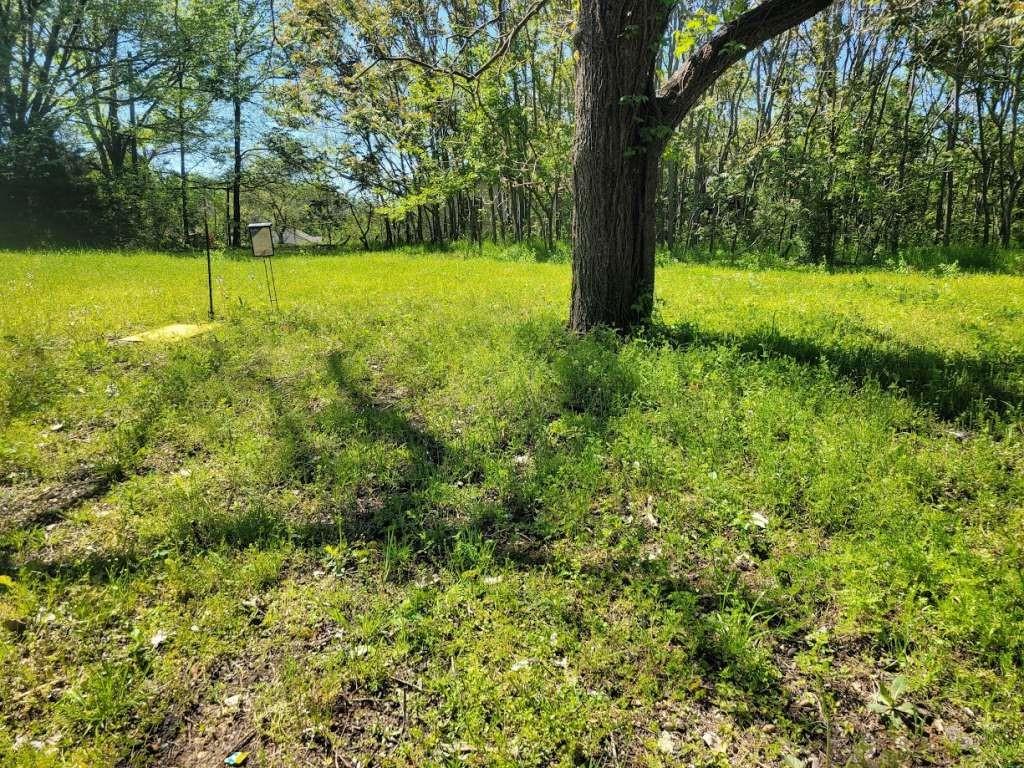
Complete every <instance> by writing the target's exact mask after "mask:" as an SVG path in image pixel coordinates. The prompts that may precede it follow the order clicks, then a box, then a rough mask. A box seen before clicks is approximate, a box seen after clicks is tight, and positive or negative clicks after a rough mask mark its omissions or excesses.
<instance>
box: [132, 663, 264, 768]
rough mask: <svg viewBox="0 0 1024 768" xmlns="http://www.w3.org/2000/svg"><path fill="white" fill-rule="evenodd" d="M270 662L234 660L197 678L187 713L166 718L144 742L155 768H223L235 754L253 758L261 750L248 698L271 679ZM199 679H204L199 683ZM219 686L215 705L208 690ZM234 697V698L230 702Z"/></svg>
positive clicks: (256, 726) (258, 733)
mask: <svg viewBox="0 0 1024 768" xmlns="http://www.w3.org/2000/svg"><path fill="white" fill-rule="evenodd" d="M276 674H277V672H276V663H275V659H273V658H261V659H254V658H238V659H231V660H228V661H223V662H221V663H219V664H217V665H215V666H214V667H213V668H212V669H211V670H210V671H209V672H208V673H205V674H204V673H202V672H201V671H200V672H197V673H196V674H195V675H194V676H195V677H196V680H195V687H196V688H197V689H200V690H199V692H198V693H197V694H196V696H195V698H194V699H193V701H192V703H191V705H190V706H189V707H188V710H187V712H186V713H185V714H184V715H182V714H181V713H179V712H175V713H172V714H170V715H168V717H167V719H166V720H165V721H164V723H163V725H162V726H161V727H160V728H159V729H158V730H157V732H156V733H155V734H154V735H153V737H152V738H151V739H150V740H149V743H148V745H147V746H148V749H149V751H150V753H151V754H152V755H153V760H152V763H153V764H154V765H161V766H167V767H168V768H193V767H195V768H198V767H199V766H210V765H223V763H224V758H226V757H227V756H228V755H230V754H231V753H232V752H235V751H239V750H242V751H247V752H255V751H257V750H258V749H259V747H260V746H261V735H260V729H259V728H258V725H259V724H258V723H254V722H253V718H252V711H251V709H250V706H251V703H252V702H251V701H250V700H249V699H248V698H247V696H249V695H251V692H252V691H253V689H254V688H255V687H256V686H257V685H259V684H260V683H263V682H266V681H267V680H270V679H272V678H274V677H275V676H276ZM199 678H204V679H199ZM214 683H219V684H220V686H219V689H218V690H220V691H222V692H223V695H224V698H223V699H221V700H215V699H214V698H213V697H212V696H211V691H210V686H211V685H213V684H214ZM235 697H237V698H235Z"/></svg>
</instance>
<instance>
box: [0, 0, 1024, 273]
mask: <svg viewBox="0 0 1024 768" xmlns="http://www.w3.org/2000/svg"><path fill="white" fill-rule="evenodd" d="M739 5H743V7H745V5H744V4H743V3H740V4H739ZM737 8H738V4H737V2H722V3H717V4H716V3H711V4H709V5H700V6H696V5H689V4H683V5H681V6H679V7H678V9H677V10H676V11H675V12H674V14H673V19H672V23H671V30H672V33H671V35H670V36H668V38H667V39H666V40H665V42H664V45H663V48H662V51H661V54H660V63H659V71H661V72H664V73H669V72H671V71H673V70H674V69H675V68H676V66H677V65H678V64H679V62H680V61H681V60H682V59H683V58H684V57H685V56H687V55H688V53H689V52H690V51H691V50H692V49H693V47H694V46H695V45H698V44H699V43H700V42H701V41H702V40H704V39H706V37H707V36H708V35H709V34H710V33H711V32H712V31H713V30H714V29H715V28H716V27H717V26H718V25H720V23H721V22H722V20H723V19H726V18H728V17H729V14H730V13H735V12H736V11H737ZM0 10H2V18H0V40H2V45H0V206H2V209H3V210H2V212H0V228H2V232H3V234H2V235H0V237H2V238H3V240H4V241H6V242H7V243H8V244H24V243H30V242H40V241H42V242H69V243H93V244H118V245H128V244H137V245H152V246H172V245H180V244H183V243H193V244H194V243H195V241H196V237H197V234H198V233H199V232H200V231H201V230H202V229H203V224H204V219H205V223H207V224H208V225H209V226H210V229H211V232H212V233H213V236H214V237H215V239H216V240H217V241H218V242H220V243H222V244H225V245H236V246H237V245H241V244H242V243H243V235H244V226H245V223H246V222H247V221H249V220H251V219H256V218H261V219H262V218H267V219H271V220H273V221H274V222H275V224H276V225H277V226H278V227H282V226H296V227H299V228H301V229H303V230H306V231H308V232H311V233H315V234H319V235H322V236H323V237H324V238H325V241H327V242H330V243H332V244H339V245H340V244H348V245H353V246H360V247H365V248H370V247H387V246H392V245H400V244H407V243H428V244H443V243H450V242H452V241H456V240H470V241H476V242H483V241H493V242H496V243H517V242H531V243H534V244H536V245H537V246H538V247H539V248H543V249H547V250H556V249H557V248H558V247H559V243H563V242H564V241H566V240H567V239H568V237H569V232H570V223H571V215H572V199H571V189H572V172H573V171H572V163H571V141H572V132H573V114H572V111H573V72H574V54H573V34H574V29H573V14H572V8H571V5H570V4H569V3H567V2H565V1H564V0H553V1H551V2H544V0H538V1H537V2H519V1H518V0H485V1H482V2H477V1H475V0H474V1H471V2H463V0H433V2H431V3H427V2H425V1H424V0H291V1H290V2H286V3H282V2H280V1H278V2H276V3H275V2H274V0H213V1H212V2H198V0H192V1H191V2H189V1H187V0H34V2H24V0H22V1H21V2H16V1H15V0H0ZM1022 28H1024V7H1022V5H1021V4H1020V3H1013V2H1002V3H990V2H984V1H979V0H928V1H927V2H913V1H908V0H900V2H888V3H876V2H865V1H864V0H852V1H850V2H842V3H839V4H836V5H833V6H832V7H830V8H829V9H827V10H826V11H825V12H824V13H822V14H819V15H818V16H816V17H815V18H814V19H812V20H811V21H809V22H807V23H805V24H803V25H802V26H800V27H798V28H796V29H793V30H791V31H789V32H787V33H785V34H783V35H781V36H780V37H778V38H776V39H774V40H771V41H769V42H767V43H766V44H764V45H763V46H761V47H759V48H758V49H756V50H754V51H752V52H751V53H750V54H749V55H747V57H746V58H745V59H744V61H743V62H741V63H740V64H738V65H736V66H735V67H733V68H732V69H730V70H729V71H728V72H727V73H726V74H725V75H724V76H722V77H721V78H720V79H719V80H718V81H717V82H716V83H715V85H714V86H713V88H712V90H711V91H710V92H709V93H708V94H707V95H706V97H705V98H704V100H703V101H702V103H701V104H700V105H699V106H698V107H697V108H696V109H694V110H692V111H691V112H690V113H689V115H688V116H687V117H686V119H685V121H684V122H683V123H682V125H681V126H680V127H679V129H678V130H677V131H676V132H675V134H674V135H673V136H672V138H671V139H670V142H669V145H668V149H667V151H666V154H665V158H664V162H663V163H662V167H661V175H660V183H659V186H658V190H657V197H656V205H657V223H656V232H657V240H658V243H659V245H660V247H661V248H662V249H663V251H664V252H666V253H672V254H676V255H678V256H685V257H695V256H699V255H702V254H704V255H709V256H712V257H715V256H717V257H721V256H722V255H725V256H729V255H733V254H742V253H750V252H756V253H763V254H767V255H769V256H771V257H774V258H780V259H788V260H794V261H805V262H811V263H820V264H826V265H830V266H831V265H845V264H868V263H879V262H883V261H887V260H890V259H895V258H898V257H899V255H900V254H901V253H903V252H904V251H906V250H907V249H912V248H915V247H922V246H933V245H940V246H960V245H969V246H982V247H995V246H1001V247H1004V248H1011V247H1019V246H1020V244H1021V240H1022V238H1024V221H1022V218H1024V130H1022V128H1024V105H1022V96H1024V37H1022Z"/></svg>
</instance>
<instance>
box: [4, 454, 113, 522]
mask: <svg viewBox="0 0 1024 768" xmlns="http://www.w3.org/2000/svg"><path fill="white" fill-rule="evenodd" d="M116 479H117V478H116V477H115V476H114V475H112V474H110V473H100V472H97V471H96V469H95V468H94V467H89V466H82V467H79V468H78V469H77V470H75V471H74V472H72V473H71V474H70V475H68V476H67V477H65V478H64V479H62V480H59V481H56V482H53V483H49V484H47V485H44V486H39V485H27V486H26V485H21V486H12V487H9V488H3V487H0V533H2V532H6V531H10V530H14V529H16V528H22V527H25V526H29V525H46V524H48V523H52V522H55V521H56V520H59V519H60V518H62V517H63V516H64V515H65V514H66V513H67V512H68V511H70V510H72V509H74V508H75V507H77V506H78V505H79V504H81V503H83V502H85V501H88V500H89V499H93V498H96V497H98V496H102V495H103V494H104V493H106V492H107V491H108V490H109V489H110V487H111V486H112V485H113V484H114V481H115V480H116Z"/></svg>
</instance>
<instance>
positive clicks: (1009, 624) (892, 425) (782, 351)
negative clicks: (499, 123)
mask: <svg viewBox="0 0 1024 768" xmlns="http://www.w3.org/2000/svg"><path fill="white" fill-rule="evenodd" d="M0 259H2V261H3V264H4V269H5V271H4V275H3V277H2V278H0V507H2V509H3V512H2V514H0V574H2V575H0V619H2V620H3V628H2V629H0V680H2V681H3V686H2V688H3V690H2V696H0V764H3V765H5V766H6V765H11V766H46V765H82V766H91V765H114V764H120V765H130V766H135V765H154V766H156V765H216V764H220V762H221V761H222V760H223V758H224V757H225V756H226V755H227V754H228V752H229V751H230V750H231V749H232V748H234V747H236V746H238V745H239V744H242V743H243V742H245V746H243V747H241V748H242V749H244V750H246V751H249V752H250V753H251V754H252V757H251V758H250V761H251V763H252V764H255V765H263V766H266V765H275V766H276V765H295V766H310V765H356V764H359V765H367V764H374V765H378V764H379V765H463V764H465V765H479V766H485V765H486V766H491V765H506V766H521V765H535V766H548V765H589V766H615V765H621V766H658V765H710V766H726V765H742V766H747V765H749V766H754V765H790V766H793V765H808V766H809V765H812V764H817V765H819V766H824V765H829V764H832V765H846V764H850V765H892V766H896V765H909V764H923V763H924V762H926V761H930V762H932V763H934V764H940V765H942V764H945V765H954V764H956V765H977V766H995V765H1002V766H1011V765H1020V764H1021V763H1022V762H1024V736H1022V733H1024V714H1022V709H1024V675H1022V668H1024V576H1022V573H1024V534H1022V531H1024V505H1022V500H1024V473H1022V470H1024V439H1022V434H1021V423H1022V422H1021V403H1022V402H1024V359H1022V341H1024V325H1022V322H1021V320H1022V317H1024V279H1021V278H1016V277H1009V276H980V275H970V276H967V275H950V276H945V277H936V276H924V275H904V274H892V273H883V272H860V273H856V274H846V275H836V276H829V275H823V274H817V273H813V272H790V271H758V272H746V271H741V270H731V269H728V268H724V267H707V266H703V267H702V266H681V265H677V266H671V267H667V268H664V269H662V270H660V272H659V324H658V326H657V327H656V328H655V329H653V330H652V331H651V332H650V333H649V334H648V335H647V336H646V337H644V338H637V339H633V340H629V341H621V340H619V339H617V338H615V337H613V336H611V335H606V334H594V335H592V336H589V337H586V338H575V337H572V336H570V335H569V334H567V333H566V332H565V331H564V329H563V318H564V316H565V312H566V306H565V305H566V302H567V296H568V288H569V271H568V267H567V266H565V265H561V264H534V263H510V262H498V261H492V260H487V259H461V258H452V257H438V256H430V255H424V254H410V253H401V252H399V253H391V254H371V255H347V256H332V257H319V258H318V257H289V258H284V259H280V260H278V262H277V279H278V284H279V290H280V296H281V312H280V313H279V314H278V313H273V312H271V311H269V309H268V307H267V306H266V298H265V294H264V292H263V282H262V281H263V273H262V267H261V266H260V265H259V264H258V263H254V262H251V261H246V260H239V259H223V258H218V259H217V260H216V261H215V265H214V266H215V275H216V284H215V287H216V299H217V305H218V313H219V316H220V319H221V321H222V324H221V325H220V326H219V328H218V329H217V330H216V331H215V332H213V333H211V334H208V335H206V336H202V337H198V338H194V339H191V340H188V341H182V342H178V343H174V344H163V345H159V344H157V345H137V346H125V345H117V344H111V343H110V341H111V340H112V339H115V338H117V337H119V336H122V335H125V334H128V333H131V332H135V331H139V330H144V329H147V328H152V327H156V326H159V325H162V324H166V323H170V322H188V321H203V320H204V319H205V303H204V302H205V294H204V292H205V266H204V264H203V262H202V261H201V260H196V259H189V258H182V257H173V256H168V255H162V254H151V253H142V254H132V255H119V254H110V253H97V252H84V253H63V254H58V253H53V254H44V253H27V254H26V253H0ZM880 693H881V695H879V694H880ZM236 696H238V697H239V698H237V699H236V698H234V697H236ZM247 738H248V741H246V739H247Z"/></svg>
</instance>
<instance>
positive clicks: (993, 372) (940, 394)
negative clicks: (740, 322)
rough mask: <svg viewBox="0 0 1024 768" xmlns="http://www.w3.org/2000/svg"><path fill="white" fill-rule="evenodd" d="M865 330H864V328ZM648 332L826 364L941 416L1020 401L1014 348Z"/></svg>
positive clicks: (970, 416)
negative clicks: (972, 351) (968, 350)
mask: <svg viewBox="0 0 1024 768" xmlns="http://www.w3.org/2000/svg"><path fill="white" fill-rule="evenodd" d="M864 333H865V334H866V335H870V329H864ZM651 337H652V339H653V340H654V341H655V342H660V343H666V344H669V345H671V346H676V347H689V346H695V345H697V346H719V345H722V346H729V347H734V348H736V349H738V350H739V351H740V352H742V353H743V354H745V355H749V356H752V357H755V358H759V359H772V358H782V357H785V358H790V359H792V360H794V361H796V362H798V363H801V364H803V365H820V364H823V363H824V364H826V365H827V366H828V367H829V368H830V369H831V370H832V371H834V372H835V374H836V375H837V376H838V377H842V378H845V379H847V380H849V381H852V382H853V383H854V384H857V385H860V384H863V383H865V382H866V381H875V382H877V383H878V384H879V385H880V386H882V387H883V388H895V389H897V390H899V391H901V392H902V393H904V394H905V395H906V396H907V397H909V398H910V399H912V400H913V401H914V402H915V403H916V404H918V405H920V406H922V407H924V408H927V409H929V410H931V411H932V412H933V413H934V414H935V415H936V416H937V417H939V418H942V419H947V420H953V421H957V420H964V421H967V422H977V421H982V420H984V419H985V418H986V417H988V416H991V415H996V416H1001V415H1005V414H1007V413H1009V412H1012V411H1017V410H1019V409H1020V408H1021V406H1022V405H1024V355H1022V354H1021V353H1019V352H1010V351H1002V352H1001V351H997V350H991V349H982V350H979V353H978V355H977V356H968V355H964V354H960V353H953V354H949V355H942V354H939V353H936V352H934V351H931V350H927V349H924V348H922V347H918V346H913V345H910V344H900V345H899V346H898V347H897V342H896V340H891V339H880V341H882V342H888V348H883V347H880V346H874V345H868V344H865V343H864V342H863V341H862V340H859V339H856V338H851V340H850V342H849V343H848V344H844V345H839V344H829V343H821V342H819V341H816V340H814V339H811V338H807V337H800V336H791V335H786V334H783V333H781V332H779V331H778V329H776V328H773V327H762V328H758V329H755V330H752V331H749V332H746V333H726V332H720V331H712V330H708V329H704V328H701V327H699V326H697V325H694V324H692V323H682V324H679V325H675V326H668V325H659V326H655V327H654V328H653V329H652V334H651Z"/></svg>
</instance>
